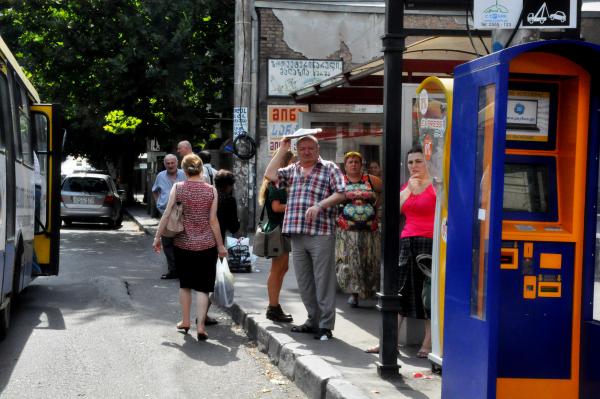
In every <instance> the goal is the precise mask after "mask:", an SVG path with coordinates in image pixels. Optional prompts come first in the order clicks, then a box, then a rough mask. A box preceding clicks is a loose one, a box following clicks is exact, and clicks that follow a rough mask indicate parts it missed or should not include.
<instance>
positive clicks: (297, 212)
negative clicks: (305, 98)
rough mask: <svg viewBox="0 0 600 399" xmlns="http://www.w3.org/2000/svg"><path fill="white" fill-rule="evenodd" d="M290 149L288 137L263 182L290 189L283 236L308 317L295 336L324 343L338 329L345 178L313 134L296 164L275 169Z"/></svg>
mask: <svg viewBox="0 0 600 399" xmlns="http://www.w3.org/2000/svg"><path fill="white" fill-rule="evenodd" d="M290 147H291V140H290V139H289V138H284V139H283V140H282V141H281V146H280V149H279V151H278V152H277V154H275V156H274V157H273V159H272V160H271V162H270V163H269V165H268V166H267V170H266V171H265V177H266V178H267V179H269V180H270V181H272V182H274V183H275V184H278V185H279V187H287V188H288V198H287V205H286V209H285V216H284V219H283V229H282V232H283V234H289V235H290V236H291V242H292V262H293V263H294V270H295V271H296V279H297V281H298V289H299V291H300V296H301V298H302V302H303V303H304V307H305V308H306V311H307V313H308V319H307V320H306V322H305V323H304V324H302V325H299V326H294V327H292V332H300V333H315V338H316V339H320V340H322V341H326V340H328V339H330V338H331V337H332V334H331V330H333V327H334V325H335V292H336V276H335V255H334V251H335V234H334V233H335V205H337V204H339V203H341V202H343V201H344V200H345V198H346V196H345V194H344V192H345V189H346V187H345V183H344V176H343V174H342V172H341V170H340V168H339V167H338V166H337V165H336V164H335V163H333V162H331V161H325V160H323V159H322V158H321V157H320V156H319V141H318V140H317V138H316V137H314V136H312V135H309V136H304V137H301V138H299V139H298V142H297V145H296V148H297V150H298V162H296V163H294V164H292V165H289V166H287V167H285V168H281V169H277V167H278V165H281V161H282V159H283V156H284V154H285V153H286V152H288V151H289V150H290Z"/></svg>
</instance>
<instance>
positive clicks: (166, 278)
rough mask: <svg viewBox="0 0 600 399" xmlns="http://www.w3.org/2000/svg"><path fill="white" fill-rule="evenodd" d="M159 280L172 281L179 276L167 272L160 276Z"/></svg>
mask: <svg viewBox="0 0 600 399" xmlns="http://www.w3.org/2000/svg"><path fill="white" fill-rule="evenodd" d="M160 278H161V280H172V279H175V278H179V276H177V273H175V272H168V273H165V274H163V275H162V276H160Z"/></svg>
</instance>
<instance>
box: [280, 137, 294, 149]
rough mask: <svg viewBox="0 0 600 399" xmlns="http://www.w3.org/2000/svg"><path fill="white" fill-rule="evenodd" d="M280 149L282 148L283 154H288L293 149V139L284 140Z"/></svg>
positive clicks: (285, 138)
mask: <svg viewBox="0 0 600 399" xmlns="http://www.w3.org/2000/svg"><path fill="white" fill-rule="evenodd" d="M279 148H281V152H282V153H285V152H288V151H289V150H290V149H291V148H292V139H290V138H287V137H284V138H282V139H281V144H279Z"/></svg>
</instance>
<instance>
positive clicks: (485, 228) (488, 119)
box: [471, 85, 496, 320]
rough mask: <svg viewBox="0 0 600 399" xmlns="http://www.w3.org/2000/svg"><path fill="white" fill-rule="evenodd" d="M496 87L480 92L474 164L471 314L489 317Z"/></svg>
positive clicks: (477, 316) (482, 317) (482, 318)
mask: <svg viewBox="0 0 600 399" xmlns="http://www.w3.org/2000/svg"><path fill="white" fill-rule="evenodd" d="M495 94H496V86H495V85H488V86H485V87H482V88H481V89H480V91H479V112H478V114H477V141H476V146H477V147H476V150H477V159H476V163H475V190H474V192H475V212H474V214H473V243H472V252H473V257H472V259H473V263H472V269H471V316H473V317H476V318H478V319H481V320H485V319H486V314H485V310H486V309H485V301H486V296H487V271H488V250H489V244H488V242H489V234H490V191H491V183H492V145H493V141H494V112H495V109H494V107H495V101H494V98H495Z"/></svg>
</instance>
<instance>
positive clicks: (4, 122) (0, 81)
mask: <svg viewBox="0 0 600 399" xmlns="http://www.w3.org/2000/svg"><path fill="white" fill-rule="evenodd" d="M8 104H9V102H8V82H7V80H6V76H5V75H4V74H2V73H0V150H4V149H5V148H6V134H7V133H8V132H10V128H9V127H10V108H9V106H8Z"/></svg>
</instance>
